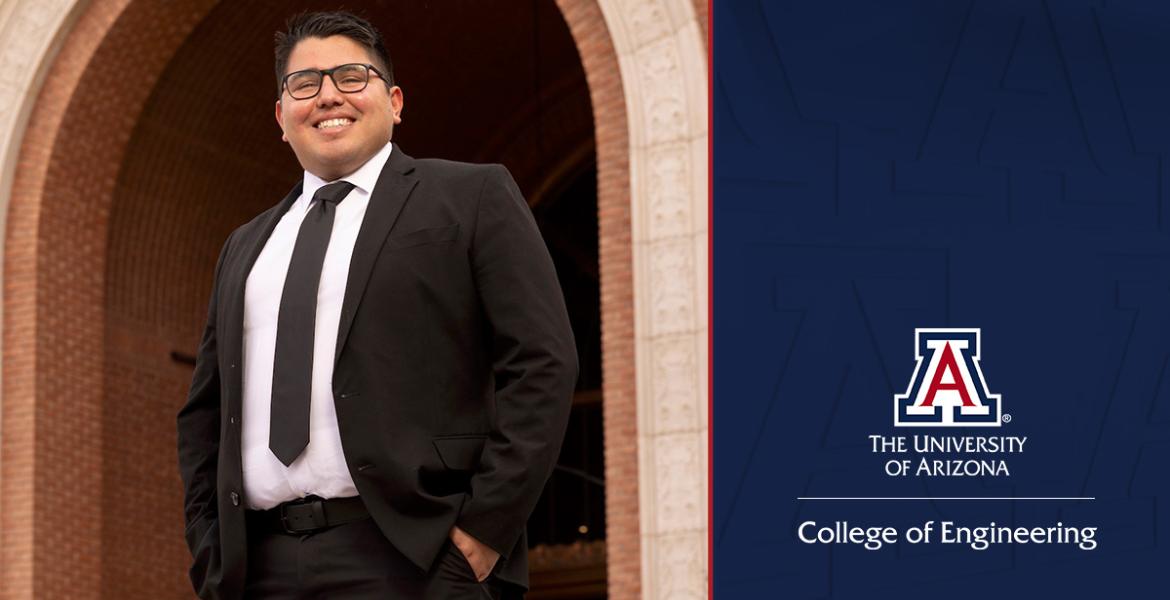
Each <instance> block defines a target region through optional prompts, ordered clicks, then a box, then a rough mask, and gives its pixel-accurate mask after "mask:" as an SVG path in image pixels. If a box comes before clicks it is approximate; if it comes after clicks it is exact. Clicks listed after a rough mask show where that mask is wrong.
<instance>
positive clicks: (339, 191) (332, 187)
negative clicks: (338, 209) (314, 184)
mask: <svg viewBox="0 0 1170 600" xmlns="http://www.w3.org/2000/svg"><path fill="white" fill-rule="evenodd" d="M353 188H354V185H353V184H352V183H350V182H348V181H334V182H333V183H330V184H328V185H323V186H321V188H320V189H318V190H317V193H316V194H313V200H314V201H316V200H323V201H325V202H329V203H332V204H337V203H339V202H341V201H342V200H344V199H345V197H346V196H348V195H349V192H350V190H352V189H353Z"/></svg>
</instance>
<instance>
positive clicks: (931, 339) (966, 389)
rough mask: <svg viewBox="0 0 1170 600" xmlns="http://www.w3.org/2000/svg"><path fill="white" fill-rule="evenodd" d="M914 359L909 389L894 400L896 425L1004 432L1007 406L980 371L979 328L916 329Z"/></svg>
mask: <svg viewBox="0 0 1170 600" xmlns="http://www.w3.org/2000/svg"><path fill="white" fill-rule="evenodd" d="M914 356H915V358H916V359H918V364H917V365H915V367H914V375H913V376H912V377H911V378H910V387H908V388H907V389H906V393H905V394H898V395H896V396H894V426H896V427H999V424H1000V418H1001V416H1002V410H1003V407H1002V405H1001V403H1000V395H999V394H992V393H991V392H989V391H988V389H987V381H986V380H985V379H984V378H983V371H982V370H981V369H980V368H979V329H922V328H919V329H915V330H914ZM923 359H926V360H923Z"/></svg>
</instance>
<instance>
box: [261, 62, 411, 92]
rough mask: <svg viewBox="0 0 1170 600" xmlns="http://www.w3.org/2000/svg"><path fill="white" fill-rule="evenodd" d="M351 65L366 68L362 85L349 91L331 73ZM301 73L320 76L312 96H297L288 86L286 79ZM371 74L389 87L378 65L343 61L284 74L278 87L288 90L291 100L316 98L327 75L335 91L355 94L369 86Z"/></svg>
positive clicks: (284, 90)
mask: <svg viewBox="0 0 1170 600" xmlns="http://www.w3.org/2000/svg"><path fill="white" fill-rule="evenodd" d="M353 66H360V67H365V68H366V83H365V84H364V85H362V87H361V88H359V89H356V90H349V91H346V90H343V89H341V87H340V86H338V85H337V80H336V79H334V78H333V73H334V72H335V71H338V70H341V69H345V68H347V67H353ZM302 73H316V74H317V75H318V76H320V78H321V83H320V84H318V85H317V91H316V92H314V93H313V95H312V96H305V97H304V98H298V97H297V96H296V95H294V94H293V91H292V89H291V88H289V87H288V80H289V79H290V78H292V77H293V76H294V75H300V74H302ZM371 74H372V75H376V76H377V77H378V79H381V80H382V82H383V83H385V84H386V87H387V88H389V87H390V82H389V81H386V78H385V77H383V76H382V72H381V71H379V70H378V67H375V66H374V65H371V64H369V63H345V64H344V65H337V66H336V67H333V68H332V69H301V70H300V71H293V72H292V73H289V74H288V75H285V76H284V79H282V80H281V82H280V89H281V91H283V92H288V96H289V97H290V98H292V99H293V100H312V99H313V98H316V97H317V96H319V95H320V94H321V89H322V88H323V87H325V76H326V75H328V76H329V80H330V81H332V82H333V87H334V88H335V89H336V90H337V91H339V92H341V93H343V94H356V93H358V92H362V91H364V90H365V89H366V88H367V87H370V79H371Z"/></svg>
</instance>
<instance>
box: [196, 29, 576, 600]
mask: <svg viewBox="0 0 1170 600" xmlns="http://www.w3.org/2000/svg"><path fill="white" fill-rule="evenodd" d="M276 75H277V77H276V81H277V95H278V98H277V101H276V121H277V123H278V125H279V126H280V130H281V131H282V132H283V135H282V139H284V140H285V141H286V142H288V144H289V146H290V147H291V148H292V151H293V153H294V154H296V157H297V160H298V161H299V162H300V164H301V166H302V167H303V168H304V175H303V178H302V180H301V181H300V182H299V183H298V184H297V185H296V187H295V188H293V190H292V191H291V192H289V194H288V195H287V196H286V197H285V198H284V199H283V200H281V201H280V202H279V203H278V204H276V205H275V206H273V207H272V208H271V209H269V210H267V211H265V212H264V213H262V214H261V215H259V216H257V217H256V218H255V219H253V220H252V221H251V222H249V223H247V224H245V225H243V226H241V227H240V228H239V229H237V230H235V231H234V232H232V234H231V235H230V236H229V237H228V240H227V242H226V243H225V244H224V247H223V250H222V252H221V253H220V257H219V263H218V265H217V266H216V270H215V282H214V289H213V291H212V296H211V300H210V303H209V308H208V320H207V326H206V328H205V330H204V333H203V339H202V341H201V344H200V347H199V353H198V357H197V362H196V366H195V373H194V376H193V379H192V383H191V389H190V392H189V394H188V398H187V402H186V404H185V406H184V407H183V409H182V410H181V411H180V412H179V416H178V433H179V467H180V472H181V475H182V477H183V484H184V488H185V513H186V539H187V544H188V547H189V548H190V550H191V553H192V556H193V557H194V564H193V565H192V567H191V572H190V575H191V581H192V583H193V585H194V587H195V590H196V591H197V593H198V594H199V595H200V597H202V598H232V599H238V598H244V597H246V598H249V599H251V598H265V599H267V598H330V599H339V598H436V599H438V598H443V599H448V598H450V599H458V598H483V597H484V596H485V595H486V596H488V597H491V598H519V597H522V595H523V592H524V590H525V589H526V588H527V583H528V581H527V576H528V575H527V563H526V558H527V541H526V537H525V533H524V525H525V522H526V520H527V518H528V515H529V514H530V513H531V511H532V508H533V507H534V506H535V504H536V501H537V499H538V497H539V495H540V492H541V489H542V488H543V486H544V483H545V481H546V480H547V478H548V476H549V474H550V472H551V470H552V468H553V465H554V464H555V461H556V458H557V454H558V451H559V448H560V444H561V440H562V438H563V436H564V431H565V425H566V422H567V419H568V414H569V407H570V402H571V395H572V391H573V388H574V384H575V382H576V374H577V366H576V353H575V347H574V343H573V336H572V332H571V330H570V328H569V322H568V317H567V314H566V311H565V307H564V301H563V298H562V296H561V291H560V288H559V286H558V284H557V279H556V273H555V272H554V270H553V266H552V262H551V260H550V258H549V255H548V252H547V250H546V249H545V247H544V244H543V242H542V240H541V238H540V234H539V232H538V230H537V228H536V225H535V222H534V221H533V218H532V215H531V213H530V211H529V210H528V206H527V204H526V203H525V202H524V199H523V198H522V197H521V195H520V192H519V190H518V189H517V187H516V184H515V183H514V182H513V181H512V178H511V177H510V176H509V175H508V173H507V171H506V170H505V169H504V168H503V167H500V166H498V165H469V164H463V163H455V162H449V161H441V160H416V159H413V158H411V157H409V156H407V155H406V154H405V153H403V151H402V150H401V149H400V148H398V147H397V146H395V145H394V144H393V143H392V142H391V141H390V140H391V137H392V135H393V132H394V126H395V125H397V124H399V123H401V122H402V111H403V106H404V100H403V94H402V90H401V89H400V88H399V87H398V86H396V85H395V84H394V75H393V66H392V64H391V61H390V57H389V55H388V53H387V51H386V49H385V46H384V45H383V42H382V39H381V36H380V35H379V33H378V32H377V31H376V30H375V29H374V28H373V27H372V26H371V25H370V24H369V23H368V22H366V21H365V20H363V19H361V18H358V17H356V16H354V15H351V14H348V13H340V12H333V13H312V14H305V15H300V16H297V17H294V18H293V19H291V20H290V21H289V23H288V28H287V31H286V32H283V33H278V34H277V36H276Z"/></svg>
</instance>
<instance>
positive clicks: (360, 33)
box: [276, 11, 394, 100]
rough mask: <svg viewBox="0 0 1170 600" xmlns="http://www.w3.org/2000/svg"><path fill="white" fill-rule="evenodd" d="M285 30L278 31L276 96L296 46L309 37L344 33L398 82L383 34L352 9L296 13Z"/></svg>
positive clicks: (390, 79) (389, 82)
mask: <svg viewBox="0 0 1170 600" xmlns="http://www.w3.org/2000/svg"><path fill="white" fill-rule="evenodd" d="M284 27H285V31H278V32H276V99H277V100H279V99H280V95H281V92H283V90H282V89H281V86H282V84H283V82H284V76H285V75H286V74H287V73H285V72H284V71H285V69H287V68H288V57H289V55H290V54H292V51H293V48H295V47H296V45H297V44H298V43H300V41H301V40H304V39H306V38H327V37H330V36H334V35H343V36H345V37H347V38H349V39H351V40H353V41H355V42H357V43H358V44H360V45H361V46H362V47H363V48H365V49H366V50H368V51H369V53H370V55H371V57H372V58H373V61H374V67H376V68H377V69H378V72H379V73H381V74H382V79H383V80H384V81H385V82H386V85H387V86H392V85H394V65H393V64H392V63H391V62H390V53H389V52H387V51H386V45H385V44H383V43H382V34H381V33H378V30H377V29H375V28H374V26H373V25H371V24H370V22H369V21H367V20H365V19H363V18H361V17H359V16H357V15H355V14H352V13H348V12H342V11H334V12H314V13H309V12H305V13H300V14H298V15H293V16H292V17H290V18H289V20H288V21H287V22H286V23H285V25H284Z"/></svg>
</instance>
